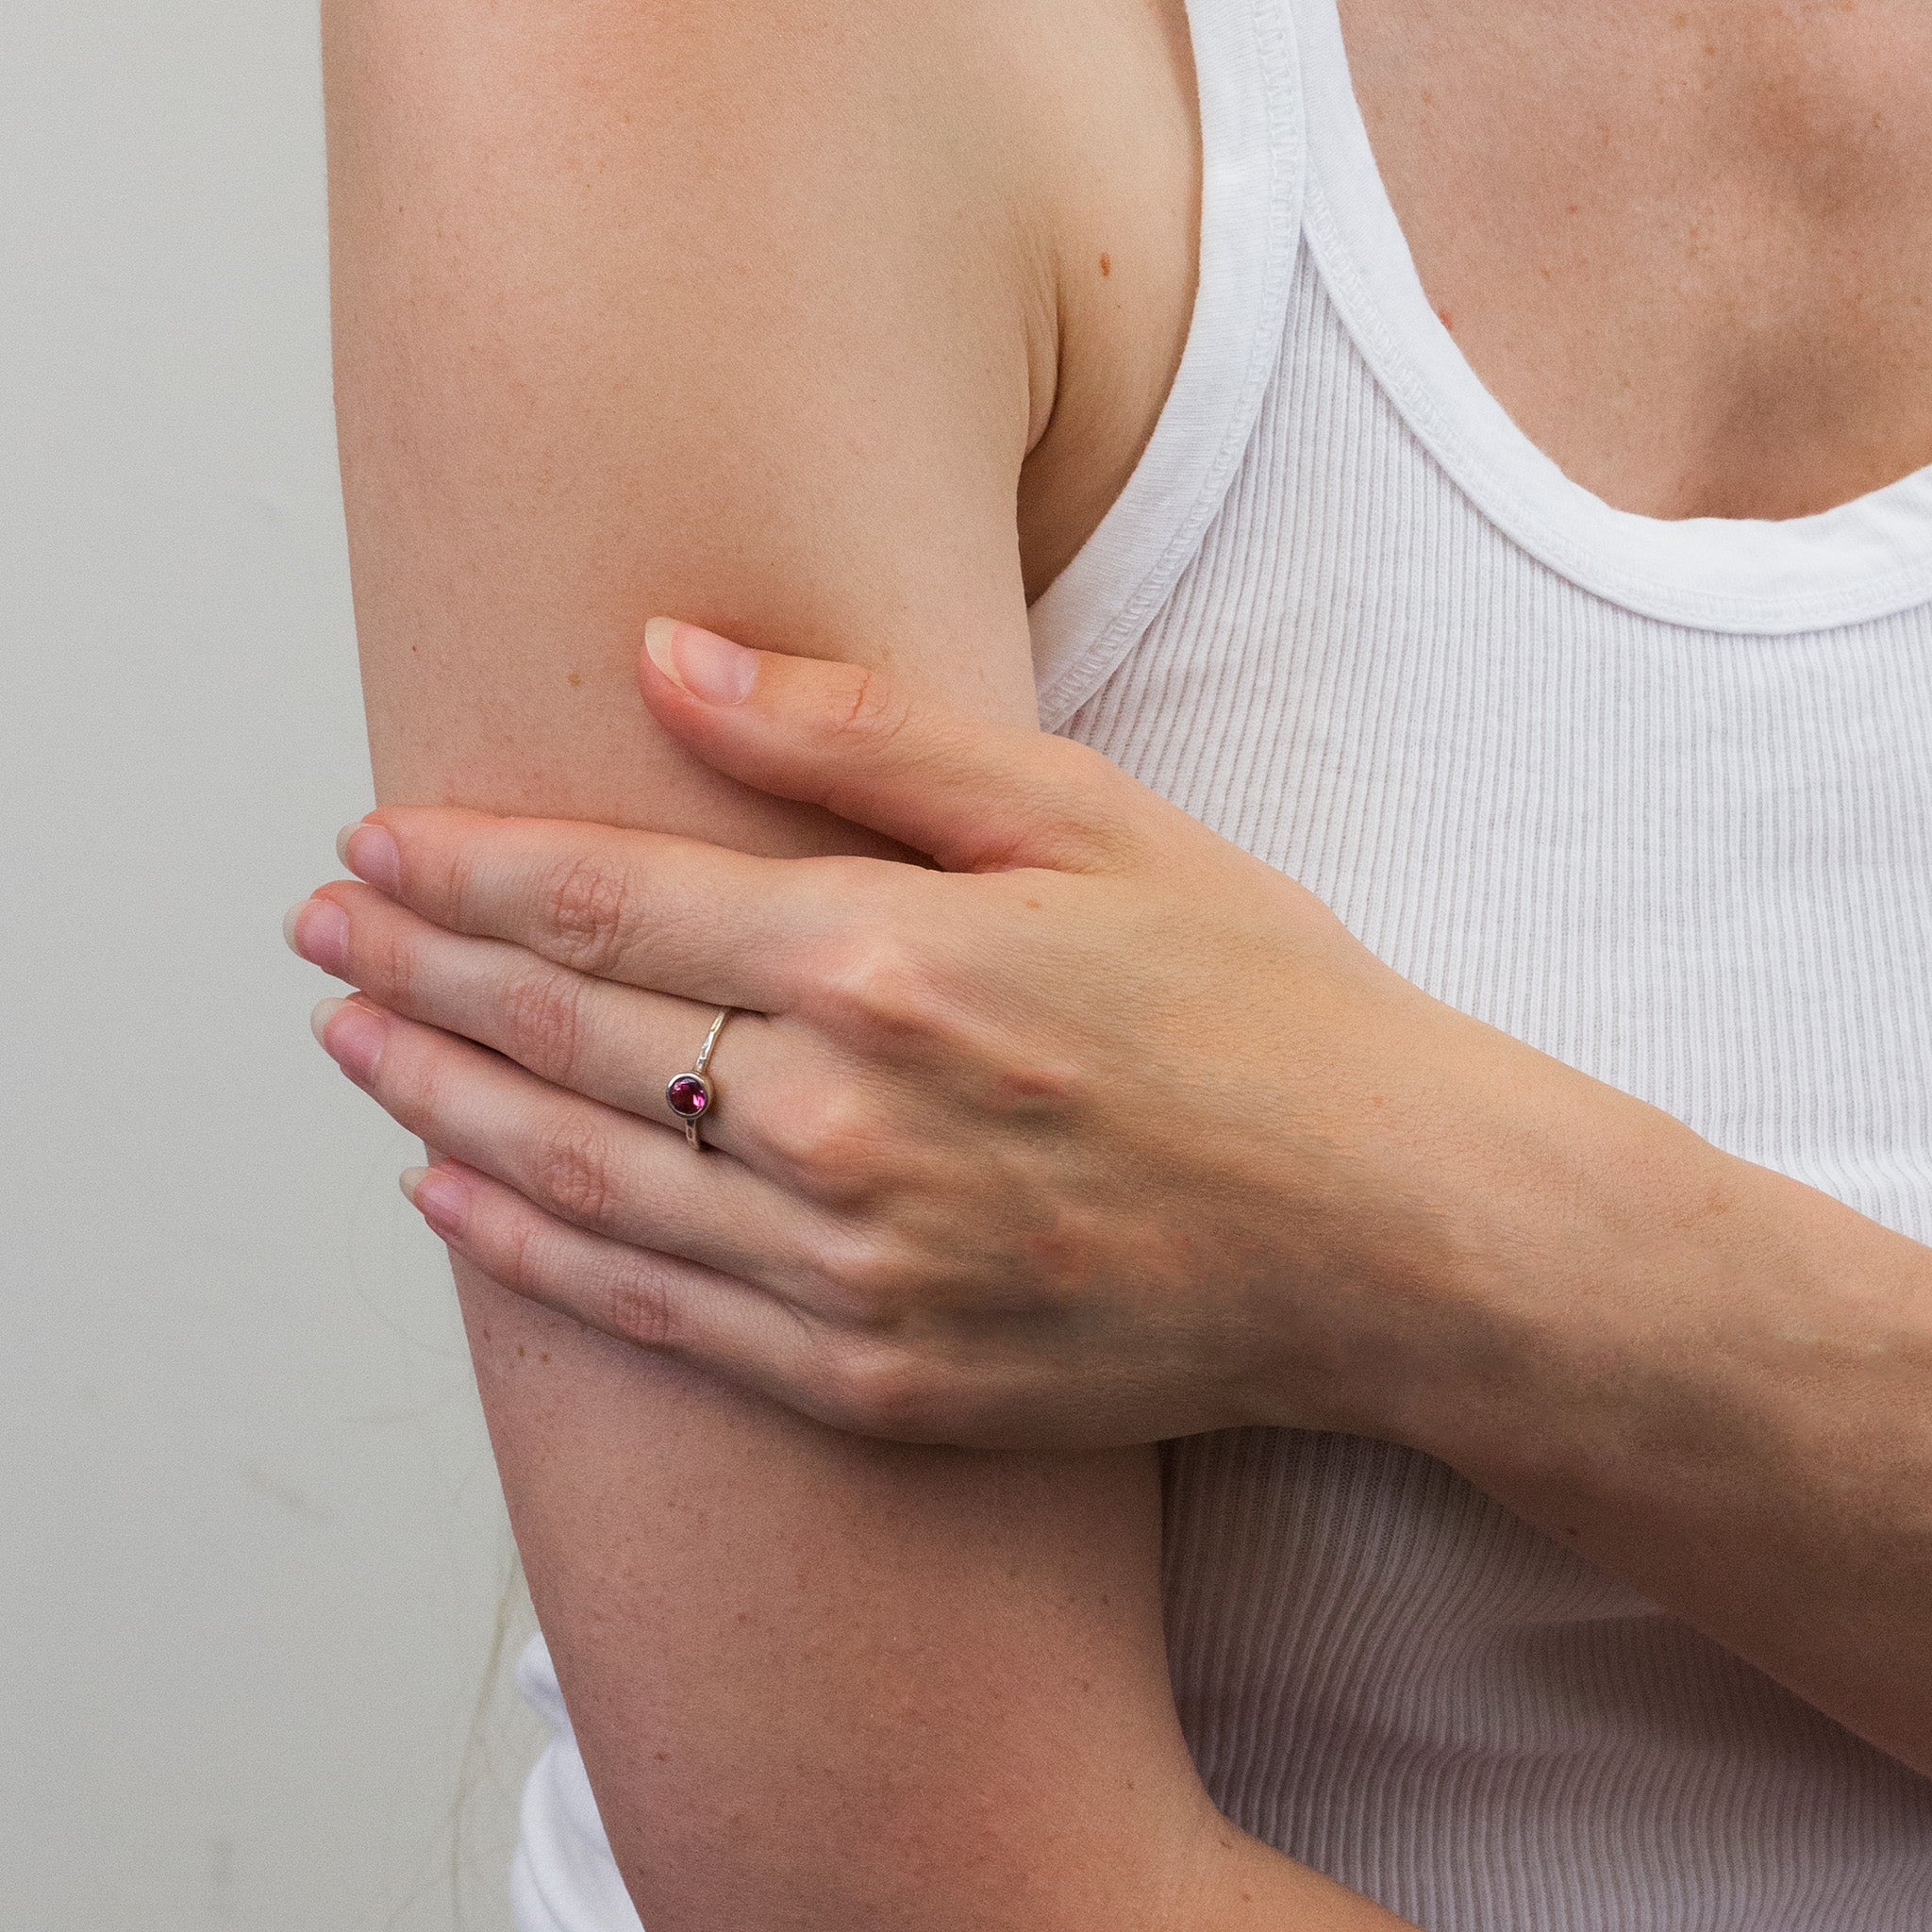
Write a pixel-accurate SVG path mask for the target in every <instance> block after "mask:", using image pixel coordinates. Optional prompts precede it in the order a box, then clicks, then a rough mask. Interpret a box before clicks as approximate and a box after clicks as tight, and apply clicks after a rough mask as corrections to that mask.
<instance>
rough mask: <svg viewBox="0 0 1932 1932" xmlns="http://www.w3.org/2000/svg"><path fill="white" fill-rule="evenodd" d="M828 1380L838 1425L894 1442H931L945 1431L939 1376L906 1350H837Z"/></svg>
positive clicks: (866, 1345)
mask: <svg viewBox="0 0 1932 1932" xmlns="http://www.w3.org/2000/svg"><path fill="white" fill-rule="evenodd" d="M829 1381H830V1384H831V1388H830V1394H831V1397H832V1403H833V1407H834V1408H835V1411H836V1413H837V1417H838V1420H839V1423H840V1425H841V1427H843V1428H846V1429H849V1430H852V1431H854V1432H855V1433H857V1434H858V1435H863V1436H878V1437H881V1438H884V1439H885V1440H887V1441H896V1442H930V1441H938V1440H940V1439H941V1436H942V1435H943V1434H944V1431H945V1424H946V1413H945V1411H946V1403H945V1389H944V1380H943V1377H942V1375H941V1374H940V1372H939V1371H937V1370H936V1369H935V1368H934V1367H933V1366H932V1365H931V1364H930V1363H928V1362H926V1361H924V1359H922V1358H921V1357H918V1356H916V1355H914V1354H913V1353H912V1352H911V1351H910V1350H909V1349H907V1348H903V1347H901V1346H899V1345H898V1344H896V1343H892V1342H883V1343H882V1342H875V1341H866V1342H860V1343H858V1344H856V1345H852V1346H848V1347H846V1348H844V1349H842V1350H841V1352H840V1354H839V1357H838V1358H837V1360H836V1361H835V1363H834V1365H833V1367H832V1370H831V1373H830V1376H829Z"/></svg>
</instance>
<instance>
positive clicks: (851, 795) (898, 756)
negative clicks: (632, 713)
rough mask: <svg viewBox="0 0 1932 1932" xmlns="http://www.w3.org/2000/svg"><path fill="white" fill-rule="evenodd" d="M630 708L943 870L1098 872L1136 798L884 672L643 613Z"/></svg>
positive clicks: (1040, 744) (1053, 748)
mask: <svg viewBox="0 0 1932 1932" xmlns="http://www.w3.org/2000/svg"><path fill="white" fill-rule="evenodd" d="M644 640H645V650H644V655H643V657H642V658H641V661H640V665H639V672H638V675H639V680H640V684H641V689H642V691H643V695H644V702H645V703H646V704H648V705H649V706H650V708H651V711H652V714H653V715H654V716H655V717H656V718H657V720H658V723H659V724H662V725H663V726H664V727H665V729H666V730H667V731H670V732H672V733H673V734H674V735H675V737H676V738H677V739H678V740H679V741H681V742H682V743H684V744H685V745H687V746H689V747H690V749H691V751H693V752H695V753H696V754H697V755H698V756H699V757H700V758H703V759H705V760H706V762H707V763H708V764H711V765H714V766H716V767H717V769H718V770H719V771H721V772H725V773H728V774H730V775H731V776H732V777H734V778H737V779H739V780H741V782H742V783H744V784H746V785H754V786H756V787H757V788H758V790H759V791H770V792H774V793H776V794H777V795H778V796H779V797H781V798H797V799H803V800H806V801H807V802H808V803H809V804H812V805H818V806H823V807H824V808H826V809H827V810H829V811H832V812H836V813H837V814H838V815H839V817H841V818H842V819H849V820H851V821H853V822H854V823H855V824H861V825H870V826H872V827H874V829H875V830H877V831H881V832H885V833H887V834H888V835H889V836H891V837H892V838H894V839H898V840H901V841H903V842H905V843H906V844H908V845H910V846H912V847H913V848H914V849H915V850H916V851H920V852H924V853H929V854H930V855H931V856H932V857H933V858H935V859H937V860H938V861H939V863H940V864H941V866H942V867H944V868H945V870H946V871H948V872H995V871H1005V870H1008V869H1010V868H1013V867H1018V866H1040V867H1045V868H1050V869H1054V870H1059V871H1071V872H1086V871H1097V870H1106V869H1108V867H1109V866H1110V865H1112V864H1114V863H1116V862H1117V861H1118V859H1119V857H1120V855H1121V853H1122V852H1123V850H1124V845H1125V843H1126V841H1128V840H1130V838H1131V836H1132V830H1133V822H1134V819H1135V816H1136V813H1137V809H1147V808H1154V809H1158V807H1157V806H1155V804H1154V799H1153V794H1152V793H1147V792H1143V791H1141V788H1140V787H1138V786H1136V785H1134V784H1133V783H1132V781H1131V780H1129V779H1128V778H1127V777H1126V776H1125V775H1124V774H1123V773H1122V772H1120V771H1119V770H1118V769H1117V768H1116V767H1115V766H1113V765H1110V764H1109V763H1108V761H1107V760H1106V759H1105V758H1102V757H1100V755H1099V754H1098V753H1097V752H1093V751H1091V750H1089V749H1088V748H1087V747H1086V746H1084V745H1081V744H1076V743H1074V741H1071V740H1069V739H1063V738H1056V737H1053V736H1051V735H1049V734H1047V733H1044V732H1041V731H1039V730H1036V729H1034V728H1031V727H1029V726H1025V725H1019V724H1001V723H995V722H993V721H991V720H988V719H981V718H975V717H974V716H972V715H971V714H970V713H967V712H964V711H958V710H953V709H950V708H946V707H944V706H941V705H940V704H937V703H935V702H932V701H930V700H928V699H925V698H923V697H922V696H920V694H919V693H918V692H917V691H915V690H914V688H913V687H912V686H911V685H909V684H908V683H907V682H906V681H905V680H904V679H903V678H901V677H899V676H897V675H895V674H893V673H891V672H889V671H884V670H880V669H876V668H873V667H868V666H865V665H861V664H846V663H840V662H835V661H831V660H827V659H823V658H793V657H787V656H784V655H782V654H780V653H778V652H774V651H754V650H751V649H748V648H747V647H746V646H744V645H742V644H737V643H733V642H731V641H729V640H728V639H725V638H721V637H718V636H715V635H714V634H713V633H712V632H710V631H708V630H700V629H699V628H698V627H697V626H696V625H689V624H679V623H676V622H675V621H674V620H672V619H670V618H663V617H654V618H653V619H652V620H651V621H650V623H649V624H648V625H645V627H644Z"/></svg>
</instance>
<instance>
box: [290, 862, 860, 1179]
mask: <svg viewBox="0 0 1932 1932" xmlns="http://www.w3.org/2000/svg"><path fill="white" fill-rule="evenodd" d="M289 941H290V944H291V946H293V947H294V949H295V951H296V952H298V953H299V954H300V955H301V956H302V957H303V958H305V959H308V960H309V961H310V962H311V963H312V964H314V965H317V966H320V967H321V968H322V969H323V971H324V972H325V973H331V974H334V975H335V976H336V977H337V978H338V979H345V980H347V981H348V982H349V984H350V985H352V986H355V987H358V988H359V989H360V990H361V991H364V992H366V993H367V994H368V995H369V996H370V998H371V999H373V1000H374V1001H375V1003H376V1004H377V1005H378V1006H380V1007H384V1008H388V1009H389V1010H390V1011H391V1012H392V1013H399V1014H401V1015H402V1016H403V1017H404V1018H405V1019H409V1020H415V1021H419V1022H421V1023H422V1024H425V1025H428V1026H434V1027H437V1028H439V1029H441V1031H443V1032H445V1033H455V1034H459V1035H461V1036H462V1037H463V1038H464V1039H466V1040H474V1041H478V1042H480V1043H481V1044H482V1045H484V1046H488V1047H492V1048H494V1049H495V1051H496V1052H498V1053H500V1054H503V1055H505V1056H506V1057H507V1058H510V1059H513V1060H515V1061H516V1062H517V1063H518V1064H519V1065H521V1066H524V1067H526V1068H527V1069H528V1070H529V1071H530V1072H531V1073H533V1074H536V1075H537V1077H538V1078H539V1079H541V1080H544V1081H547V1082H549V1083H550V1084H551V1085H552V1086H554V1087H563V1088H568V1089H570V1090H571V1091H573V1092H576V1093H582V1094H584V1095H586V1096H588V1097H589V1098H591V1099H592V1100H599V1101H602V1102H604V1103H605V1105H607V1106H608V1107H615V1108H623V1109H624V1110H625V1112H626V1113H633V1114H638V1115H641V1117H642V1118H643V1119H645V1120H650V1121H658V1122H662V1123H664V1124H667V1125H675V1126H678V1127H680V1128H681V1127H682V1125H683V1122H682V1120H681V1118H680V1117H679V1116H678V1115H676V1114H675V1113H674V1112H673V1110H672V1109H671V1108H670V1107H669V1106H668V1105H667V1103H666V1101H665V1094H664V1090H665V1086H666V1084H667V1082H669V1081H670V1080H671V1079H672V1078H673V1077H674V1076H675V1075H676V1074H682V1073H685V1072H686V1071H688V1070H689V1069H690V1067H691V1063H692V1060H693V1058H695V1056H696V1053H697V1050H698V1044H699V1042H700V1041H702V1040H703V1039H704V1037H705V1032H706V1029H707V1028H708V1026H709V1025H710V1023H711V1020H712V1018H713V1017H714V1016H715V1014H716V1012H717V1008H715V1007H705V1006H701V1005H699V1004H698V1003H697V1002H696V1001H693V1000H687V999H680V998H678V997H676V996H675V994H672V993H662V992H653V991H648V990H645V989H642V988H638V987H632V986H622V985H619V984H617V983H615V982H614V981H611V980H608V979H596V978H592V977H591V975H590V974H583V973H575V972H573V971H572V970H571V969H570V968H569V967H567V966H558V965H556V964H554V963H553V962H552V961H550V960H548V959H545V958H541V957H540V956H539V955H538V954H535V953H532V952H527V951H525V948H523V947H522V946H519V945H514V944H512V943H511V942H510V941H507V940H491V939H474V938H471V937H469V936H467V935H465V934H461V933H453V932H448V931H446V930H445V929H444V928H443V927H441V926H440V925H435V924H431V923H430V922H429V921H428V920H426V919H423V918H421V917H419V916H418V915H417V914H416V913H413V912H410V911H408V910H407V909H405V908H403V907H400V906H398V905H396V904H395V903H394V901H393V900H391V899H389V898H387V897H386V896H385V895H384V894H382V893H381V892H378V891H374V890H373V889H372V888H370V887H368V886H363V885H356V884H346V883H345V884H337V885H330V886H325V887H324V888H323V889H322V891H319V892H318V893H316V894H315V896H314V897H312V898H310V899H307V900H305V901H303V903H302V904H301V905H299V906H298V907H296V908H295V909H294V910H293V911H292V912H291V914H290V916H289ZM812 1060H813V1049H812V1047H811V1045H810V1043H809V1041H808V1037H807V1036H804V1035H802V1034H801V1033H799V1032H798V1031H797V1030H795V1029H793V1028H791V1027H789V1026H787V1025H786V1024H784V1023H783V1022H782V1021H776V1020H773V1019H769V1018H767V1017H766V1015H764V1014H762V1013H751V1012H745V1011H743V1010H736V1011H734V1012H733V1014H732V1018H731V1021H730V1023H729V1024H728V1025H726V1027H725V1028H724V1031H723V1033H721V1034H720V1035H719V1039H718V1044H717V1046H716V1048H715V1050H714V1052H713V1054H712V1058H711V1062H710V1065H709V1067H708V1069H707V1074H708V1079H709V1081H710V1084H711V1086H712V1088H713V1090H714V1091H715V1092H717V1093H718V1094H720V1095H725V1094H728V1095H729V1096H730V1103H731V1104H729V1105H727V1106H723V1107H719V1108H717V1110H716V1111H715V1112H714V1113H712V1114H710V1115H708V1117H707V1119H706V1121H705V1124H704V1137H705V1140H706V1141H708V1143H709V1144H711V1145H713V1146H716V1147H719V1148H722V1149H724V1151H725V1152H727V1153H730V1154H733V1155H736V1156H737V1157H738V1158H740V1159H741V1160H743V1161H744V1162H745V1163H746V1164H747V1165H748V1166H750V1167H753V1168H755V1169H757V1170H758V1171H759V1172H760V1173H765V1174H770V1173H772V1172H773V1171H774V1168H775V1167H776V1166H777V1164H778V1163H777V1159H776V1152H775V1149H774V1148H773V1147H772V1146H771V1145H770V1144H769V1143H768V1142H767V1141H765V1139H764V1138H763V1137H761V1136H760V1135H759V1134H758V1131H757V1123H759V1122H766V1123H772V1122H779V1121H783V1120H786V1119H788V1118H791V1114H792V1110H793V1109H794V1108H795V1104H796V1103H797V1102H798V1101H801V1100H803V1099H804V1098H805V1097H807V1096H808V1094H809V1093H810V1091H812V1089H813V1087H814V1085H822V1084H823V1075H822V1074H819V1072H818V1070H817V1069H816V1068H815V1067H814V1066H813V1064H812ZM741 1103H742V1104H741Z"/></svg>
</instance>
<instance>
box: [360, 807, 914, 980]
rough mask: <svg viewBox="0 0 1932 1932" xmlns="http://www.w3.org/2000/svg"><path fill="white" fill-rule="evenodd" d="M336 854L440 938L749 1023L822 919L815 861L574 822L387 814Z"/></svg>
mask: <svg viewBox="0 0 1932 1932" xmlns="http://www.w3.org/2000/svg"><path fill="white" fill-rule="evenodd" d="M339 849H340V851H341V857H342V861H343V863H344V864H346V865H347V866H348V867H349V869H350V871H352V872H353V873H354V874H356V875H357V877H358V878H360V879H363V880H366V881H367V882H368V883H369V884H370V885H373V886H375V888H376V889H377V890H378V891H382V892H384V893H386V894H387V895H388V896H389V897H391V898H392V899H394V900H396V901H397V902H398V903H399V904H401V905H404V906H408V907H409V908H411V909H412V910H414V911H416V912H419V913H421V914H422V916H423V917H424V918H425V919H428V920H432V921H433V922H434V923H435V924H438V925H441V926H445V927H447V928H449V929H450V930H451V931H453V932H460V933H468V934H470V935H472V936H474V937H478V938H491V939H502V940H509V941H513V942H514V943H516V944H517V945H520V946H525V947H527V948H528V949H529V950H530V951H531V952H533V953H540V954H541V955H542V956H543V957H544V958H546V959H553V960H555V961H556V962H557V963H558V964H559V965H563V966H569V967H571V968H573V969H574V970H575V971H577V972H580V973H588V974H593V975H595V976H596V977H597V978H600V979H611V980H618V981H622V982H624V983H626V984H629V985H632V986H642V987H649V988H652V989H653V990H655V991H658V992H668V993H675V994H678V995H679V996H681V997H683V998H686V999H692V1000H702V1001H705V1002H707V1003H708V1004H710V1005H712V1006H728V1007H738V1008H747V1009H751V1010H755V1011H759V1012H772V1011H775V1010H779V1009H781V1008H784V1007H785V1006H786V1005H788V1004H789V1003H790V1001H791V999H792V998H793V997H794V995H795V993H796V991H797V978H796V974H795V971H794V970H793V969H794V966H795V962H797V961H798V960H800V959H802V958H807V957H808V955H809V953H810V951H811V948H812V944H813V941H814V940H815V938H816V937H817V936H818V935H820V934H821V933H822V932H823V931H824V929H825V927H826V925H827V924H828V923H829V922H830V920H831V919H832V917H833V907H832V904H831V899H832V894H831V893H830V892H829V891H828V890H827V889H826V880H827V877H828V874H825V873H824V867H825V866H826V864H827V863H828V861H823V860H811V859H775V858H754V857H752V856H751V855H749V854H747V853H742V852H734V851H732V850H731V849H730V848H729V847H727V846H723V845H708V844H705V843H704V842H703V841H699V840H696V839H679V838H674V837H672V836H671V835H669V834H668V833H661V832H638V831H628V830H625V829H623V828H621V827H619V826H615V825H597V824H586V823H584V822H582V821H580V820H575V819H505V818H492V817H490V816H488V815H487V814H485V813H482V812H472V811H459V810H457V809H454V808H448V807H442V806H387V807H384V808H382V809H381V810H379V811H376V812H372V813H371V814H370V816H369V817H368V818H366V819H364V820H363V821H362V822H361V823H360V824H355V825H350V826H347V827H345V828H344V830H343V832H342V835H341V841H339ZM883 862H884V861H874V863H883ZM832 863H835V862H832ZM905 870H907V871H908V872H913V871H916V870H917V869H916V868H913V867H909V866H908V867H907V868H905Z"/></svg>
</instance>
